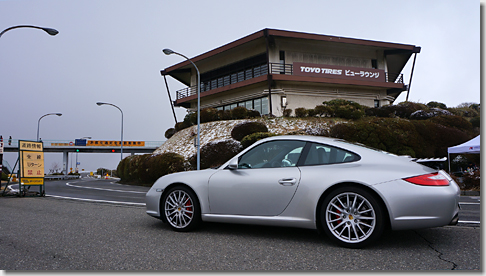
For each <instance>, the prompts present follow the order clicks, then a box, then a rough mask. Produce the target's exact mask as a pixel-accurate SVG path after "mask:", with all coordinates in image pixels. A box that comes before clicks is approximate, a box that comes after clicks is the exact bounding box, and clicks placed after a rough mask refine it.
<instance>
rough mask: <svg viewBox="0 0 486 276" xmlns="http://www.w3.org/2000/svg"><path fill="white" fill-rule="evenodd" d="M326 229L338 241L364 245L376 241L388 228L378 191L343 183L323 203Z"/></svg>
mask: <svg viewBox="0 0 486 276" xmlns="http://www.w3.org/2000/svg"><path fill="white" fill-rule="evenodd" d="M320 214H321V224H322V227H323V229H324V232H325V233H326V234H327V235H328V236H329V237H330V238H331V239H332V240H333V241H334V242H335V243H337V244H339V245H341V246H344V247H349V248H361V247H364V246H367V245H369V244H370V243H372V242H374V241H376V240H377V239H378V238H379V237H380V236H381V234H382V233H383V229H384V222H385V220H384V215H383V210H382V207H381V205H380V203H379V201H378V200H377V199H376V198H375V196H374V195H372V194H371V193H369V192H368V191H366V190H365V189H363V188H361V187H357V186H343V187H340V188H338V189H336V190H334V191H332V192H331V193H330V194H329V195H327V196H326V198H325V199H324V201H323V203H322V205H321V213H320Z"/></svg>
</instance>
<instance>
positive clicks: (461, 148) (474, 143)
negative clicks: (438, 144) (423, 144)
mask: <svg viewBox="0 0 486 276" xmlns="http://www.w3.org/2000/svg"><path fill="white" fill-rule="evenodd" d="M480 136H481V135H478V136H476V137H475V138H473V139H471V140H469V141H467V142H466V143H463V144H460V145H457V146H454V147H450V148H447V153H449V154H450V153H472V154H474V153H480V152H481V144H480V143H481V137H480Z"/></svg>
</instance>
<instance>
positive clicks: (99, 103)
mask: <svg viewBox="0 0 486 276" xmlns="http://www.w3.org/2000/svg"><path fill="white" fill-rule="evenodd" d="M96 104H97V105H98V106H102V105H111V106H113V107H116V108H118V110H120V112H121V150H120V151H121V155H120V161H121V160H123V111H122V110H121V109H120V108H119V107H118V106H116V105H114V104H111V103H102V102H97V103H96Z"/></svg>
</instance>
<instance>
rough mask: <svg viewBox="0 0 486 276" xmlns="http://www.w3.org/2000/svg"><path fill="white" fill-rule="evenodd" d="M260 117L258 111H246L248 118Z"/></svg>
mask: <svg viewBox="0 0 486 276" xmlns="http://www.w3.org/2000/svg"><path fill="white" fill-rule="evenodd" d="M260 117H262V115H261V114H260V112H259V111H257V110H254V109H250V110H248V118H260Z"/></svg>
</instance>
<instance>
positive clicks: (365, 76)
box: [294, 62, 385, 82]
mask: <svg viewBox="0 0 486 276" xmlns="http://www.w3.org/2000/svg"><path fill="white" fill-rule="evenodd" d="M294 75H297V76H312V77H321V78H337V79H353V80H362V81H375V82H385V71H384V70H380V69H372V68H358V67H348V66H339V65H324V64H314V63H302V62H294Z"/></svg>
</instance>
